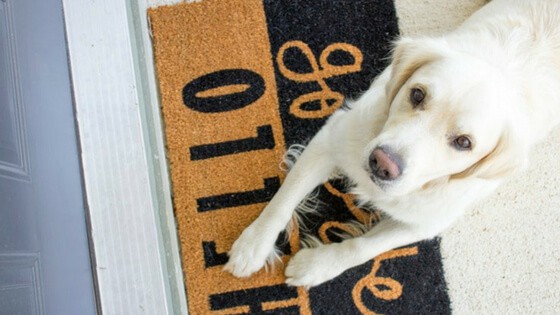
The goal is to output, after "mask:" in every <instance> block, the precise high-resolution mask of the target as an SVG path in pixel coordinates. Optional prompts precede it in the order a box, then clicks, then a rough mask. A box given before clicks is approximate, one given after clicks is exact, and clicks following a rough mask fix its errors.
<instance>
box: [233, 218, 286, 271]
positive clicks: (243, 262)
mask: <svg viewBox="0 0 560 315" xmlns="http://www.w3.org/2000/svg"><path fill="white" fill-rule="evenodd" d="M275 240H276V237H275V236H274V235H273V236H272V237H271V235H270V233H266V232H259V229H258V228H256V227H255V226H254V225H251V226H249V227H248V228H247V229H245V231H243V233H241V236H240V237H239V238H238V239H237V241H235V243H233V246H232V247H231V250H230V251H229V260H228V262H227V264H226V265H225V267H224V270H226V271H229V272H231V273H232V274H233V275H234V276H236V277H248V276H250V275H251V274H253V273H255V272H257V271H259V270H260V269H261V268H262V267H263V266H265V264H267V262H268V263H271V264H272V263H274V261H275V260H278V259H279V257H280V256H279V254H278V253H277V251H276V248H275V246H274V242H275Z"/></svg>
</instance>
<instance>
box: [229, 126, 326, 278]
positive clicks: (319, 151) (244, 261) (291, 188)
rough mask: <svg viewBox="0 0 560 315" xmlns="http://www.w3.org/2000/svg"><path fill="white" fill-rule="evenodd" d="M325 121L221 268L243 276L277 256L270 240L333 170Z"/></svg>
mask: <svg viewBox="0 0 560 315" xmlns="http://www.w3.org/2000/svg"><path fill="white" fill-rule="evenodd" d="M327 129H328V124H327V125H326V126H325V127H324V128H323V129H322V130H321V131H320V132H319V133H318V134H317V135H316V136H315V137H314V138H313V139H312V141H311V142H310V143H309V145H308V146H307V148H306V149H305V150H304V152H303V153H302V154H301V156H300V157H299V159H298V160H297V162H296V163H295V165H294V166H293V168H292V170H290V172H289V173H288V175H287V177H286V179H285V181H284V183H283V184H282V186H281V187H280V189H279V190H278V192H277V193H276V195H275V196H274V197H273V198H272V200H271V201H270V203H269V204H268V205H267V206H266V208H265V209H264V210H263V212H262V213H261V214H260V216H259V217H258V218H257V219H256V220H255V221H254V222H253V223H252V224H251V225H250V226H249V227H248V228H246V229H245V231H243V233H242V234H241V236H240V237H239V238H238V239H237V241H235V243H234V244H233V246H232V248H231V250H230V252H229V261H228V263H227V264H226V266H225V268H224V269H225V270H227V271H229V272H231V273H232V274H233V275H235V276H237V277H247V276H249V275H251V274H252V273H254V272H256V271H258V270H259V269H261V268H262V267H263V266H264V265H265V264H266V263H267V261H269V262H270V260H272V259H274V258H275V257H278V254H277V252H276V248H275V246H274V243H275V242H276V239H277V238H278V235H279V234H280V232H282V230H284V229H285V228H286V226H287V224H288V223H289V221H290V220H291V218H292V214H293V212H294V210H295V208H296V207H297V206H298V205H299V203H300V202H301V200H303V198H305V197H306V196H307V194H309V193H310V192H311V191H313V189H314V188H315V187H317V186H318V185H319V184H321V183H323V182H325V181H326V180H327V179H328V177H329V176H330V175H331V173H332V171H333V170H334V163H333V161H332V159H331V154H329V151H328V138H327V136H328V130H327Z"/></svg>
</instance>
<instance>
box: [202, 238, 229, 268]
mask: <svg viewBox="0 0 560 315" xmlns="http://www.w3.org/2000/svg"><path fill="white" fill-rule="evenodd" d="M202 250H203V253H204V265H205V267H206V268H210V267H216V266H221V265H225V264H226V263H227V261H228V255H227V253H218V252H217V251H216V242H206V241H203V242H202Z"/></svg>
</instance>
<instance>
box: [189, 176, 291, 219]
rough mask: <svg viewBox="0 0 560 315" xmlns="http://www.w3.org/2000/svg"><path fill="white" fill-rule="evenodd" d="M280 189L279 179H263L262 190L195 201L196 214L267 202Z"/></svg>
mask: <svg viewBox="0 0 560 315" xmlns="http://www.w3.org/2000/svg"><path fill="white" fill-rule="evenodd" d="M279 188H280V178H278V177H272V178H265V179H264V188H262V189H257V190H252V191H245V192H237V193H230V194H223V195H217V196H210V197H204V198H199V199H197V200H196V203H197V204H198V212H205V211H211V210H218V209H223V208H231V207H240V206H246V205H252V204H257V203H263V202H268V201H270V200H271V199H272V196H274V194H275V193H276V191H277V190H278V189H279Z"/></svg>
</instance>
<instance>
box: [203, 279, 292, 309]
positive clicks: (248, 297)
mask: <svg viewBox="0 0 560 315" xmlns="http://www.w3.org/2000/svg"><path fill="white" fill-rule="evenodd" d="M297 296H298V292H297V288H295V287H288V286H286V285H285V284H281V285H276V286H270V287H260V288H255V289H248V290H242V291H233V292H226V293H219V294H214V295H211V296H210V307H211V309H212V310H214V311H218V310H227V309H230V308H235V307H240V306H249V313H247V314H299V313H300V312H299V307H298V306H295V305H291V306H286V307H284V308H281V309H274V310H267V311H265V310H263V307H262V303H264V302H274V301H286V300H290V299H294V298H297Z"/></svg>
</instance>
